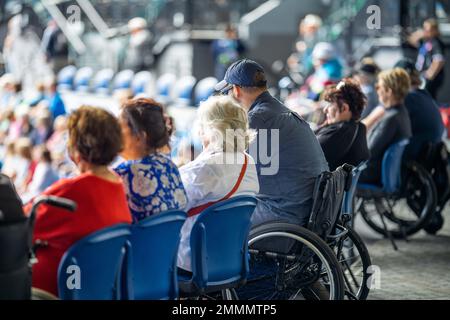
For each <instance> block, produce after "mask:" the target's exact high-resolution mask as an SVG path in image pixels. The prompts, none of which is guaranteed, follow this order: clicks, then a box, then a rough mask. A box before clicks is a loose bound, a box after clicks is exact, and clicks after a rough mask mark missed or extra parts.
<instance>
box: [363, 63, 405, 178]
mask: <svg viewBox="0 0 450 320" xmlns="http://www.w3.org/2000/svg"><path fill="white" fill-rule="evenodd" d="M410 88H411V81H410V79H409V75H408V73H407V72H406V71H405V70H403V69H400V68H395V69H392V70H387V71H383V72H381V73H380V74H379V76H378V83H377V94H378V97H379V98H380V102H381V103H382V104H383V106H384V107H385V109H386V112H385V113H384V116H383V118H381V120H380V121H379V122H378V123H377V124H376V126H375V127H374V128H373V130H372V131H371V132H370V134H369V139H368V143H369V150H370V159H369V163H368V166H367V169H366V170H364V171H363V173H362V174H361V177H360V181H361V182H364V183H371V184H380V183H381V165H382V162H383V157H384V153H385V152H386V150H387V149H388V148H389V147H390V146H391V145H393V144H394V143H396V142H399V141H400V140H403V139H409V138H410V137H411V135H412V131H411V121H410V119H409V115H408V110H407V109H406V107H405V105H404V103H405V98H406V95H407V94H408V92H409V90H410Z"/></svg>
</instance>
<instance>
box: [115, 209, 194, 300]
mask: <svg viewBox="0 0 450 320" xmlns="http://www.w3.org/2000/svg"><path fill="white" fill-rule="evenodd" d="M185 221H186V213H185V212H183V211H170V212H164V213H161V214H158V215H156V216H153V217H149V218H147V219H145V220H142V221H140V222H139V223H137V224H135V225H133V226H132V227H131V236H130V238H129V243H130V246H127V248H128V249H127V257H126V261H125V263H124V267H123V273H122V275H123V279H122V281H123V282H124V283H123V289H124V291H123V294H122V298H123V299H127V300H162V299H167V300H173V299H177V298H178V280H177V272H176V271H177V254H178V245H179V242H180V231H181V228H182V226H183V224H184V222H185Z"/></svg>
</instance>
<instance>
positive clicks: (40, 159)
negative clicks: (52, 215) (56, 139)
mask: <svg viewBox="0 0 450 320" xmlns="http://www.w3.org/2000/svg"><path fill="white" fill-rule="evenodd" d="M33 153H34V154H33V158H34V161H35V162H36V163H37V164H36V169H35V170H34V173H33V176H32V178H31V181H30V183H29V184H28V186H27V188H26V191H25V193H24V194H22V195H21V198H22V201H23V203H28V201H30V200H31V199H33V198H34V197H36V196H37V195H39V194H40V193H42V192H44V190H45V189H47V188H48V187H50V186H51V185H52V184H54V183H55V182H56V181H58V180H59V176H58V173H57V172H56V170H55V169H53V167H52V157H51V154H50V151H49V150H48V149H47V148H46V147H45V146H43V145H41V146H38V147H36V148H35V149H34V152H33Z"/></svg>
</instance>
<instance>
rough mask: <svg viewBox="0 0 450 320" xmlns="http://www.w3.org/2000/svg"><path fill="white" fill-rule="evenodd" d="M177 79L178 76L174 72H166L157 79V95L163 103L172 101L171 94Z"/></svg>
mask: <svg viewBox="0 0 450 320" xmlns="http://www.w3.org/2000/svg"><path fill="white" fill-rule="evenodd" d="M176 81H177V77H176V76H175V75H174V74H172V73H165V74H163V75H161V76H160V77H159V78H158V80H157V81H156V95H157V99H158V101H161V102H162V103H167V102H168V101H170V99H171V96H170V95H171V92H172V90H173V86H174V85H175V83H176Z"/></svg>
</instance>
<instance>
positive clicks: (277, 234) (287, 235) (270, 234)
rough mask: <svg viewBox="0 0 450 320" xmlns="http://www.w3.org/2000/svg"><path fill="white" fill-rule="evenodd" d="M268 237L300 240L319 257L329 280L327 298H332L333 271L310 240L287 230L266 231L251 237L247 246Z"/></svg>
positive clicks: (333, 290)
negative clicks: (328, 295) (328, 294)
mask: <svg viewBox="0 0 450 320" xmlns="http://www.w3.org/2000/svg"><path fill="white" fill-rule="evenodd" d="M269 237H285V238H290V239H292V240H296V241H299V242H301V243H302V244H304V245H305V246H307V247H308V248H309V249H310V250H312V251H313V252H314V253H315V254H316V255H317V256H318V257H319V259H320V261H321V262H322V264H323V265H324V266H325V269H326V270H327V275H328V278H329V281H330V297H329V300H334V298H335V296H336V293H335V282H334V277H333V272H332V269H331V266H330V265H329V263H328V261H327V259H326V258H325V257H324V255H323V254H322V253H321V252H320V250H319V249H317V247H316V246H315V245H314V244H312V243H311V242H310V241H308V240H306V239H303V238H301V237H299V236H297V235H294V234H292V233H288V232H280V231H278V232H268V233H264V234H261V235H258V236H256V237H254V238H252V239H250V240H249V243H248V245H249V247H250V246H251V245H252V244H254V243H255V242H257V241H259V240H262V239H265V238H269Z"/></svg>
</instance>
